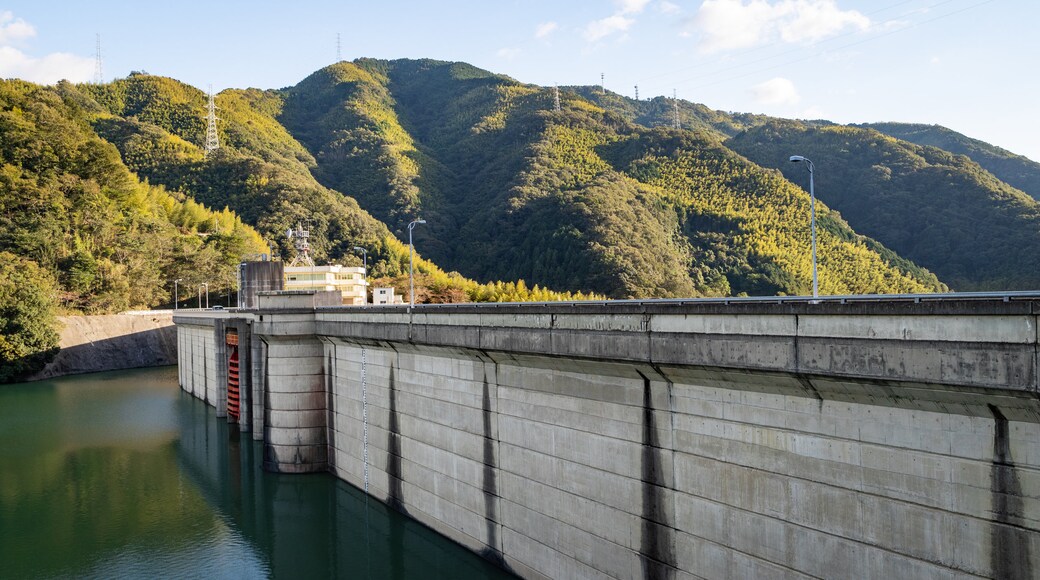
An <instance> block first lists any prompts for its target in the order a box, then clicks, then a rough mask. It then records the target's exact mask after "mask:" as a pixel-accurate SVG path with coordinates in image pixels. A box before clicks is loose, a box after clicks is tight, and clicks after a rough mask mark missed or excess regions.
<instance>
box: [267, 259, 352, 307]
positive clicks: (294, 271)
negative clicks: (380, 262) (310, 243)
mask: <svg viewBox="0 0 1040 580" xmlns="http://www.w3.org/2000/svg"><path fill="white" fill-rule="evenodd" d="M285 289H286V290H334V291H338V292H339V293H340V295H341V296H342V297H343V304H350V305H363V304H366V303H367V302H368V282H367V281H366V280H365V269H364V268H358V267H349V268H348V267H344V266H340V265H339V264H334V265H332V266H310V265H300V266H286V267H285Z"/></svg>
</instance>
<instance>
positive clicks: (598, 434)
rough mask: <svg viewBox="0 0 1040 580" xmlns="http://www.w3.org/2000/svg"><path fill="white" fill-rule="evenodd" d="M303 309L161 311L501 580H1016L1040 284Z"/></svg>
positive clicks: (1032, 494) (1035, 411)
mask: <svg viewBox="0 0 1040 580" xmlns="http://www.w3.org/2000/svg"><path fill="white" fill-rule="evenodd" d="M324 300H325V297H323V296H322V295H321V294H314V293H308V292H281V293H261V297H260V307H259V308H258V309H257V310H250V311H212V312H191V313H181V314H176V315H175V316H174V322H175V323H176V325H177V341H178V357H179V361H180V362H179V382H180V385H181V387H182V388H183V389H184V390H186V391H188V392H191V393H192V394H194V395H195V396H196V397H199V398H202V399H204V400H206V401H207V402H208V403H210V404H211V405H213V406H214V407H216V410H217V414H218V415H221V416H228V418H229V419H228V420H229V421H231V422H234V423H237V424H238V425H239V426H240V428H241V429H242V430H244V431H251V432H252V436H253V437H254V438H257V439H262V440H263V442H264V449H265V457H264V466H265V468H266V469H268V470H271V471H279V472H289V473H306V472H315V471H330V472H332V473H333V474H335V475H336V476H337V477H340V478H342V479H344V480H346V481H347V482H349V483H351V484H353V485H355V486H357V487H359V488H361V489H363V490H365V491H367V492H368V493H369V494H371V495H372V496H373V497H375V498H377V499H379V500H381V501H384V502H386V503H387V504H389V505H391V506H393V507H395V508H397V509H399V510H401V511H403V512H405V513H407V514H409V515H410V516H411V517H413V518H415V519H417V520H418V521H421V522H423V523H425V524H426V525H428V526H430V527H432V528H433V529H435V530H437V531H438V532H440V533H442V534H444V535H445V536H447V537H449V538H451V539H453V540H456V541H458V542H459V543H461V544H463V545H465V546H467V547H469V548H470V549H472V550H474V551H477V552H480V553H482V554H483V555H485V557H487V558H489V559H492V560H495V561H497V562H499V563H500V564H501V565H503V566H504V567H507V568H509V569H511V570H512V571H514V572H516V573H517V574H519V575H520V576H522V577H526V578H738V577H742V578H819V577H822V578H849V577H864V578H866V577H892V578H951V577H953V578H958V577H963V578H976V577H997V578H1032V577H1035V576H1036V575H1037V574H1040V446H1038V445H1037V444H1038V442H1040V400H1038V392H1040V379H1038V339H1037V323H1038V315H1040V294H1036V293H1011V294H1005V295H999V296H991V295H971V294H967V295H944V296H926V295H922V296H905V297H845V298H834V299H822V300H820V301H818V302H814V301H810V300H807V299H801V298H772V299H729V300H684V301H618V302H607V303H540V304H508V305H495V304H488V305H483V304H481V305H475V304H467V305H422V306H416V307H415V308H414V310H412V311H411V312H409V310H408V308H407V307H402V306H396V307H381V306H367V307H336V306H322V302H323V301H324ZM232 359H233V360H234V361H235V363H234V364H233V365H231V366H232V367H236V368H237V369H238V370H237V372H236V371H234V370H232V372H231V377H232V381H231V382H237V383H238V385H237V387H238V388H237V389H233V390H232V391H234V392H233V393H232V395H231V396H232V399H235V398H237V399H238V402H237V403H235V402H234V401H233V402H232V405H231V409H232V413H230V414H229V412H228V411H229V404H228V397H229V389H228V387H227V385H228V383H229V371H228V368H229V364H228V363H229V360H232ZM236 376H237V378H235V377H236ZM236 407H237V408H238V409H239V411H238V413H237V414H236V413H235V412H234V409H235V408H236Z"/></svg>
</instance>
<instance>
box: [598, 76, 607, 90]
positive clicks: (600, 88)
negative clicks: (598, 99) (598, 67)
mask: <svg viewBox="0 0 1040 580" xmlns="http://www.w3.org/2000/svg"><path fill="white" fill-rule="evenodd" d="M599 94H601V95H605V94H607V85H606V84H604V83H603V73H599Z"/></svg>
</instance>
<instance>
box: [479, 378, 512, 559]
mask: <svg viewBox="0 0 1040 580" xmlns="http://www.w3.org/2000/svg"><path fill="white" fill-rule="evenodd" d="M481 411H482V413H483V417H484V478H483V490H484V522H485V524H486V525H487V546H486V547H485V548H484V549H482V550H481V551H480V555H481V556H483V557H485V558H487V559H488V560H491V561H493V562H496V563H497V564H499V565H501V566H503V567H506V562H505V558H503V557H502V545H501V540H500V539H499V537H498V525H499V524H498V484H497V475H496V471H497V469H498V466H497V465H496V463H495V439H494V433H493V432H492V430H491V413H492V412H493V411H492V409H491V387H490V385H489V384H488V378H487V371H486V370H485V371H484V387H483V399H482V403H481Z"/></svg>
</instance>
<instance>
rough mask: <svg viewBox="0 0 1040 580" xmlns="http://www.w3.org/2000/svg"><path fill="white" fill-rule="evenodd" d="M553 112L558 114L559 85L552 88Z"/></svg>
mask: <svg viewBox="0 0 1040 580" xmlns="http://www.w3.org/2000/svg"><path fill="white" fill-rule="evenodd" d="M553 110H554V111H556V112H557V113H559V112H560V85H555V86H553Z"/></svg>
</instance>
